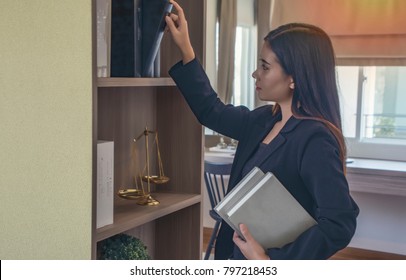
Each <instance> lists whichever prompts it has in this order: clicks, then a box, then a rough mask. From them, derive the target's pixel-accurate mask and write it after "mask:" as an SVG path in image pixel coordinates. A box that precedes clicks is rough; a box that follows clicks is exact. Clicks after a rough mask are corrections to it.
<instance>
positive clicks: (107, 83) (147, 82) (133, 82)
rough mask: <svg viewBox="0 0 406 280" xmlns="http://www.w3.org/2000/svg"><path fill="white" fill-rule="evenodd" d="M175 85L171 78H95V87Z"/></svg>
mask: <svg viewBox="0 0 406 280" xmlns="http://www.w3.org/2000/svg"><path fill="white" fill-rule="evenodd" d="M150 86H175V82H174V81H173V80H172V78H169V77H164V78H97V87H150Z"/></svg>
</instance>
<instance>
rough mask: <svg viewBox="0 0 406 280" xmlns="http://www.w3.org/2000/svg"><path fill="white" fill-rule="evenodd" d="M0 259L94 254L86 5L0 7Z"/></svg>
mask: <svg viewBox="0 0 406 280" xmlns="http://www.w3.org/2000/svg"><path fill="white" fill-rule="evenodd" d="M0 42H1V43H0V227H1V230H0V259H88V258H90V257H91V256H90V255H91V189H92V188H91V184H92V182H91V179H92V177H91V176H92V76H91V73H92V68H91V64H92V63H91V53H92V51H91V1H90V0H87V1H84V0H70V1H49V0H48V1H46V0H35V1H15V0H1V1H0Z"/></svg>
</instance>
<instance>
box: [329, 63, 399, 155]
mask: <svg viewBox="0 0 406 280" xmlns="http://www.w3.org/2000/svg"><path fill="white" fill-rule="evenodd" d="M337 72H338V84H339V91H340V99H341V100H340V101H341V114H342V120H343V133H344V136H345V137H346V140H347V144H348V148H349V151H348V156H349V157H364V158H376V159H387V160H406V152H405V151H406V106H405V105H404V104H406V79H405V77H406V67H404V66H363V67H361V66H338V67H337Z"/></svg>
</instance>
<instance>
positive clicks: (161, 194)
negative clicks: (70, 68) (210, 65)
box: [92, 0, 206, 259]
mask: <svg viewBox="0 0 406 280" xmlns="http://www.w3.org/2000/svg"><path fill="white" fill-rule="evenodd" d="M179 3H180V5H182V7H183V8H184V10H185V13H186V14H187V15H193V16H190V19H188V24H189V31H190V33H191V36H190V37H191V41H192V44H193V46H194V48H195V52H196V56H197V58H198V59H199V60H200V61H204V60H203V56H204V45H203V43H204V40H203V38H204V32H205V31H204V18H205V8H206V3H205V0H199V1H187V0H182V1H179ZM93 5H95V1H93ZM93 10H95V9H93ZM93 18H95V17H93ZM93 24H95V23H93ZM93 42H94V43H93V51H94V52H95V50H96V45H95V42H96V40H95V38H94V39H93ZM179 60H180V55H179V52H178V50H177V48H176V46H174V44H173V42H172V39H171V38H170V36H169V34H166V35H165V36H164V39H163V41H162V43H161V76H162V77H161V78H115V77H114V78H94V84H95V91H94V94H93V103H94V112H93V120H94V121H93V126H94V131H93V151H95V150H96V143H97V140H110V141H114V157H115V160H114V161H115V162H114V190H115V192H117V191H118V190H119V189H123V188H133V187H135V186H134V183H133V176H134V174H133V170H134V168H133V166H132V160H131V143H132V139H133V138H134V137H136V136H137V135H139V134H140V133H141V132H142V131H143V130H144V128H145V126H146V125H147V126H148V128H150V129H153V130H157V131H158V132H159V147H160V152H161V157H162V161H163V165H164V170H165V175H167V176H168V177H170V181H169V183H167V184H164V185H157V186H155V187H154V189H153V193H154V195H153V196H154V197H155V198H157V199H158V200H159V201H160V204H159V205H158V206H139V205H137V204H136V203H135V202H134V201H131V200H123V199H121V198H119V197H117V196H116V197H115V198H114V223H113V224H112V225H107V226H105V227H102V228H99V229H96V227H95V219H96V217H95V208H96V182H95V180H93V181H94V183H93V215H92V219H93V230H92V232H93V234H92V258H96V256H97V244H98V242H100V241H101V240H104V239H106V238H108V237H110V236H113V235H115V234H118V233H122V232H128V231H132V230H134V229H139V228H141V229H143V230H142V232H144V234H143V236H144V237H145V240H143V236H137V237H139V238H140V239H141V240H143V241H145V242H146V245H147V246H148V248H149V250H150V251H149V252H150V254H151V255H152V257H153V258H154V259H200V257H201V243H202V221H201V209H202V206H201V201H202V190H201V181H202V169H203V167H202V163H203V130H202V127H201V125H200V124H199V123H198V122H197V120H196V119H195V117H194V115H193V114H192V112H191V110H190V109H189V107H188V106H187V104H186V102H185V101H184V99H183V97H182V96H181V94H180V92H179V90H178V89H177V88H176V86H175V83H174V82H173V80H172V79H171V78H170V77H168V74H167V73H168V70H169V68H170V67H171V66H172V65H173V64H174V63H176V62H177V61H179ZM94 64H95V63H94ZM95 68H96V67H95V65H94V69H95ZM95 71H96V70H94V72H95ZM93 158H94V159H95V156H93ZM155 161H156V157H155V158H152V163H154V162H155ZM95 173H96V164H95V162H94V163H93V178H96V174H95ZM144 229H145V230H144Z"/></svg>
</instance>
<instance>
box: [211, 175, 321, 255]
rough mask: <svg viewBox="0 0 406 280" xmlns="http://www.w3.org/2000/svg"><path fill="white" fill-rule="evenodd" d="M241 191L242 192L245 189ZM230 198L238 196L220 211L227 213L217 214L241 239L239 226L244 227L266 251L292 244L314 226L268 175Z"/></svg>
mask: <svg viewBox="0 0 406 280" xmlns="http://www.w3.org/2000/svg"><path fill="white" fill-rule="evenodd" d="M242 181H243V180H242ZM240 190H244V187H241V188H240ZM234 191H238V190H237V189H234V190H233V191H232V192H234ZM232 192H230V194H231V193H232ZM233 197H239V199H238V201H236V200H232V199H230V200H229V203H230V204H228V205H224V206H222V208H223V210H224V209H227V210H226V211H223V212H222V211H220V212H219V214H220V213H221V215H220V216H222V215H224V214H225V215H224V216H225V217H226V218H225V219H224V220H225V221H226V222H227V223H228V224H229V225H230V226H231V227H232V228H233V229H234V230H235V231H236V232H237V233H238V234H239V235H240V236H242V234H241V232H240V230H239V224H240V223H244V224H246V225H247V226H248V229H249V230H250V232H251V234H252V236H253V237H254V238H255V239H256V240H257V241H258V242H259V243H260V244H261V245H262V247H263V248H265V249H267V248H280V247H282V246H284V245H285V244H288V243H290V242H293V241H294V240H295V239H296V238H297V237H298V236H299V235H300V234H302V233H303V232H304V231H306V230H307V229H309V228H310V227H312V226H314V225H316V224H317V222H316V221H315V220H314V219H313V217H312V216H310V215H309V213H307V211H306V210H305V209H304V208H303V207H302V206H301V205H300V204H299V202H298V201H297V200H296V199H295V198H294V197H293V196H292V195H291V194H290V193H289V191H288V190H286V188H285V187H284V186H283V185H282V184H281V183H280V182H279V180H278V179H277V178H276V177H275V176H274V175H273V174H272V173H270V172H268V173H266V174H265V175H264V176H262V178H261V179H260V180H259V181H257V182H256V183H255V184H254V186H250V187H249V191H248V192H244V193H243V195H241V196H240V195H239V194H234V195H233Z"/></svg>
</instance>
